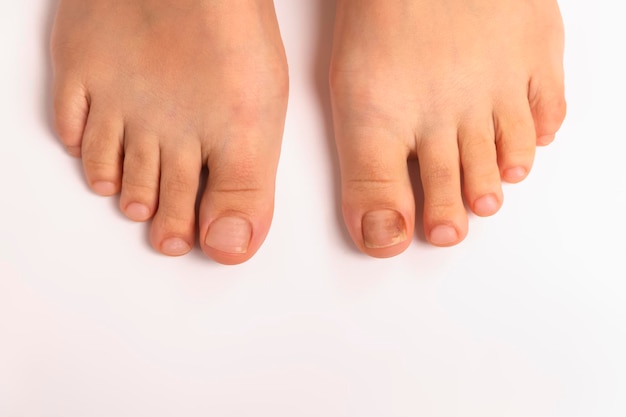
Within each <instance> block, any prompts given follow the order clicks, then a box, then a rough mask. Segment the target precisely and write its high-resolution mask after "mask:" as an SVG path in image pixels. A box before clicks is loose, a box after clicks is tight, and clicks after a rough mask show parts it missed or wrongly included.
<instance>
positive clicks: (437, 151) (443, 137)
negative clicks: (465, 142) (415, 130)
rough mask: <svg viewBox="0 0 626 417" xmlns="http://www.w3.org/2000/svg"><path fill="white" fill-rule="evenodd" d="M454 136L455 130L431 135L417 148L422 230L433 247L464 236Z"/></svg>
mask: <svg viewBox="0 0 626 417" xmlns="http://www.w3.org/2000/svg"><path fill="white" fill-rule="evenodd" d="M456 136H457V134H456V132H449V133H447V134H446V133H441V134H438V135H431V136H430V137H428V138H425V139H423V140H420V141H419V144H418V148H417V156H418V159H419V164H420V175H421V178H422V186H423V188H424V229H425V231H426V236H427V238H428V240H429V241H430V243H432V244H433V245H435V246H452V245H456V244H457V243H459V242H461V241H462V240H463V239H464V238H465V236H466V235H467V228H468V224H467V223H468V219H467V212H466V211H465V206H464V205H463V198H462V194H461V173H460V164H459V148H458V144H457V140H456Z"/></svg>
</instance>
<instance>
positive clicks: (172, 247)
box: [161, 237, 191, 256]
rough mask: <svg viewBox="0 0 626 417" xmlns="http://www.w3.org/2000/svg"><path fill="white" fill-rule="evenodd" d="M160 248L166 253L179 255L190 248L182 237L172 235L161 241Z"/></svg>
mask: <svg viewBox="0 0 626 417" xmlns="http://www.w3.org/2000/svg"><path fill="white" fill-rule="evenodd" d="M161 250H162V251H163V253H164V254H166V255H170V256H181V255H184V254H186V253H187V252H189V251H190V250H191V246H189V243H187V242H185V241H184V240H183V239H180V238H178V237H173V238H170V239H166V240H165V241H163V244H162V245H161Z"/></svg>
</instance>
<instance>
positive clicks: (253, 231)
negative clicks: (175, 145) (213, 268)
mask: <svg viewBox="0 0 626 417" xmlns="http://www.w3.org/2000/svg"><path fill="white" fill-rule="evenodd" d="M279 144H280V140H276V141H271V140H270V141H268V140H259V138H248V139H246V138H245V137H244V135H242V136H240V137H239V139H237V140H233V141H231V143H228V144H226V145H224V146H222V147H220V148H219V151H215V152H213V153H212V154H211V155H209V159H208V166H209V178H208V182H207V187H206V190H205V192H204V194H203V196H202V201H201V204H200V244H201V246H202V249H203V251H204V253H205V254H206V255H207V256H209V257H210V258H212V259H213V260H215V261H217V262H219V263H222V264H226V265H234V264H240V263H242V262H245V261H247V260H248V259H250V258H251V257H252V256H253V255H254V254H255V253H256V252H257V251H258V249H259V248H260V246H261V244H262V243H263V241H264V240H265V238H266V236H267V233H268V231H269V228H270V225H271V223H272V216H273V213H274V194H275V181H276V168H277V165H278V157H279V153H280V146H279Z"/></svg>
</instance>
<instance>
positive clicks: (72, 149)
mask: <svg viewBox="0 0 626 417" xmlns="http://www.w3.org/2000/svg"><path fill="white" fill-rule="evenodd" d="M65 149H66V150H67V153H69V154H70V155H72V156H74V157H76V158H79V157H80V153H81V152H80V146H66V147H65Z"/></svg>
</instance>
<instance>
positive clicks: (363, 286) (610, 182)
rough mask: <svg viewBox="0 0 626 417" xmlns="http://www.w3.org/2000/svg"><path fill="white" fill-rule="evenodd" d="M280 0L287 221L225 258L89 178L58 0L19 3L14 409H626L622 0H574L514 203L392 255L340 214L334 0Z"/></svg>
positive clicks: (4, 156)
mask: <svg viewBox="0 0 626 417" xmlns="http://www.w3.org/2000/svg"><path fill="white" fill-rule="evenodd" d="M276 5H277V12H278V14H279V18H280V23H281V29H282V32H283V36H284V40H285V44H286V48H287V53H288V57H289V61H290V68H291V80H292V83H291V91H292V94H291V101H290V107H289V112H288V118H287V125H286V131H285V143H284V148H283V154H282V159H281V164H280V169H279V176H278V181H277V185H278V196H277V201H276V213H275V217H274V224H273V227H272V230H271V232H270V235H269V237H268V239H267V241H266V242H265V245H264V246H263V248H262V249H261V250H260V251H259V253H258V254H257V256H256V257H255V258H253V259H252V260H251V261H250V262H248V263H247V264H244V265H242V266H236V267H224V266H220V265H216V264H215V263H213V262H211V261H209V260H207V259H205V258H204V257H203V256H202V255H201V253H200V251H199V250H195V251H194V252H193V253H191V254H190V255H188V256H185V257H182V258H177V259H170V258H165V257H163V256H160V255H157V254H156V253H155V252H154V251H153V250H152V249H151V248H150V246H149V244H148V242H147V226H146V225H137V224H133V223H131V222H130V221H127V220H125V219H124V218H123V217H122V215H121V214H120V213H119V212H118V210H117V208H116V204H117V201H115V200H114V199H109V200H107V199H102V198H100V197H96V196H95V195H93V194H92V193H90V192H89V191H88V190H87V188H86V186H85V183H84V180H83V177H82V173H81V170H80V167H79V163H78V162H76V161H75V160H72V159H71V158H70V157H68V156H66V154H65V153H64V151H63V150H62V148H61V147H60V146H59V144H58V143H57V141H56V139H55V137H54V135H53V134H52V133H51V129H50V123H49V113H50V109H49V104H48V103H49V101H50V94H49V92H48V90H49V87H50V86H49V80H50V76H49V63H48V58H47V42H48V40H47V34H48V31H49V27H50V23H51V15H52V12H53V8H54V4H51V3H50V2H48V1H45V0H22V1H10V2H9V1H5V2H2V5H1V6H0V12H1V14H0V35H1V36H0V51H2V52H1V53H2V55H3V59H2V66H1V67H0V92H1V95H0V106H1V108H0V110H1V111H0V122H1V126H2V129H3V133H2V142H1V143H2V149H1V150H0V192H1V194H0V201H1V203H0V416H2V417H16V416H20V417H21V416H24V417H27V416H28V417H30V416H33V417H35V416H37V417H48V416H63V417H74V416H76V417H78V416H81V417H82V416H155V417H160V416H190V417H194V416H217V417H221V416H228V417H240V416H272V417H282V416H290V417H292V416H295V417H300V416H316V417H317V416H333V417H334V416H360V417H370V416H384V417H395V416H481V417H484V416H507V417H511V416H567V417H575V416H585V417H589V416H594V417H595V416H598V417H612V416H624V415H626V397H625V396H624V395H623V394H624V393H625V392H626V376H625V373H626V359H624V356H623V353H624V352H626V342H625V341H626V339H625V338H624V335H625V333H626V331H625V329H626V327H625V326H626V321H625V319H626V268H625V267H624V249H625V244H624V238H625V235H626V224H625V220H624V213H625V212H626V174H625V172H624V157H623V151H624V141H625V140H626V134H625V133H624V132H625V129H624V113H625V111H626V106H625V105H624V103H625V97H626V86H625V82H624V80H625V79H626V78H625V77H624V74H626V68H625V65H624V62H625V61H624V60H623V58H621V57H623V39H626V26H625V25H624V24H623V17H621V16H620V14H619V13H618V12H617V10H616V9H615V7H616V6H615V3H611V2H610V1H609V0H600V1H597V2H594V3H593V6H592V5H591V3H589V2H580V1H570V2H563V3H562V12H563V15H564V18H565V22H566V35H567V52H566V71H567V97H568V102H569V114H568V118H567V120H566V123H565V125H564V127H563V128H562V130H561V132H560V134H559V136H558V139H557V141H556V142H555V143H554V144H553V145H552V146H550V147H548V148H544V149H540V150H539V153H538V157H537V162H536V166H535V169H534V171H533V173H532V175H531V177H530V178H529V179H528V180H527V181H525V182H524V183H523V184H521V185H517V186H507V187H506V189H505V196H506V203H505V206H504V208H503V210H502V211H501V212H500V213H499V214H498V215H496V216H495V217H493V218H489V219H478V218H472V219H471V223H470V234H469V236H468V238H467V240H466V241H465V242H464V243H462V244H461V245H459V246H457V247H455V248H451V249H435V248H432V247H429V246H427V245H426V244H425V243H424V242H423V239H419V238H418V239H416V241H415V242H414V243H413V245H412V246H411V247H410V248H409V250H407V251H406V252H405V253H404V254H403V255H401V256H398V257H396V258H393V259H390V260H375V259H370V258H367V257H365V255H361V254H359V253H357V252H356V251H355V249H353V246H352V244H351V243H350V242H349V240H348V238H347V233H346V232H345V229H344V228H343V224H342V221H341V215H340V212H339V209H338V200H337V197H338V189H337V184H338V170H337V165H336V158H335V154H334V150H333V147H332V137H331V128H330V126H331V121H330V119H329V109H328V98H327V92H326V80H325V74H326V67H327V64H328V55H329V46H330V41H331V36H330V31H331V25H332V9H333V4H332V1H310V0H277V1H276ZM587 8H589V9H587ZM418 235H421V231H419V230H418Z"/></svg>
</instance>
